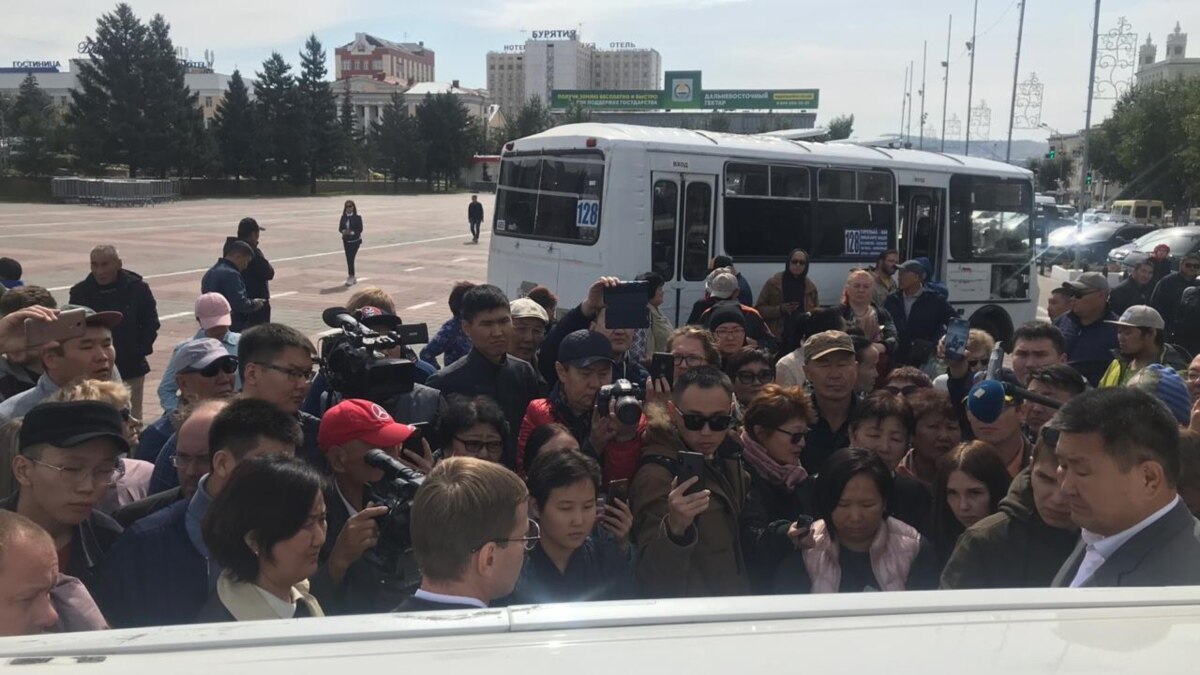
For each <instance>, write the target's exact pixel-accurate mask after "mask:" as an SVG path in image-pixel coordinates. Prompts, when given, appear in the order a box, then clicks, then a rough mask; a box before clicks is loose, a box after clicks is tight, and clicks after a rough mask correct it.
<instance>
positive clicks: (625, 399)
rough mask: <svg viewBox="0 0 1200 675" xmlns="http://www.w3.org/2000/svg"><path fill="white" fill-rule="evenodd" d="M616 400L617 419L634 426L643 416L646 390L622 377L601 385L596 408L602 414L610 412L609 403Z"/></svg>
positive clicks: (597, 393)
mask: <svg viewBox="0 0 1200 675" xmlns="http://www.w3.org/2000/svg"><path fill="white" fill-rule="evenodd" d="M614 399H615V400H616V402H617V404H616V415H617V419H618V420H620V421H621V423H622V424H624V425H626V426H633V425H634V424H637V423H638V420H640V419H641V418H642V401H644V400H646V392H645V391H643V390H642V388H641V387H639V386H638V385H636V384H634V383H632V382H630V381H629V380H626V379H620V380H617V381H616V382H614V383H612V384H606V385H604V386H603V387H600V391H598V392H596V408H597V409H599V410H600V412H601V414H605V415H607V414H608V406H609V403H610V402H611V401H613V400H614Z"/></svg>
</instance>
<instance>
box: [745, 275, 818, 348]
mask: <svg viewBox="0 0 1200 675" xmlns="http://www.w3.org/2000/svg"><path fill="white" fill-rule="evenodd" d="M804 281H805V289H804V311H805V312H811V311H813V310H814V309H816V308H817V307H818V306H819V303H818V302H817V285H816V284H814V283H813V282H812V279H805V280H804ZM782 304H783V272H777V273H776V274H775V275H774V276H772V277H771V278H770V279H767V283H765V284H763V287H762V291H760V292H759V294H758V303H757V304H755V305H754V308H755V309H757V310H758V313H759V314H761V315H762V318H763V320H764V321H766V322H767V327H768V328H770V329H771V333H772V334H773V335H775V336H776V337H782V336H783V319H784V313H783V310H782V309H780V306H781V305H782Z"/></svg>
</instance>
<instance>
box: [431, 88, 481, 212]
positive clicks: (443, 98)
mask: <svg viewBox="0 0 1200 675" xmlns="http://www.w3.org/2000/svg"><path fill="white" fill-rule="evenodd" d="M417 123H418V125H419V127H420V132H421V138H422V139H424V141H425V142H426V143H427V144H428V145H427V150H426V160H425V170H426V175H427V176H428V178H429V182H430V184H431V185H432V183H433V182H434V181H435V180H437V179H441V180H442V181H444V182H445V185H446V189H447V190H448V189H450V185H451V184H452V183H453V182H454V181H455V180H457V178H458V175H459V173H460V172H461V171H462V168H463V167H464V166H466V165H467V162H469V161H470V160H471V152H472V150H473V145H472V138H473V137H474V136H475V134H474V133H473V132H472V122H471V118H470V114H469V113H468V112H467V108H466V106H464V105H463V104H462V101H459V100H458V97H457V96H455V95H454V94H451V93H448V92H447V93H444V94H429V95H427V96H425V100H423V101H421V103H420V105H418V106H417Z"/></svg>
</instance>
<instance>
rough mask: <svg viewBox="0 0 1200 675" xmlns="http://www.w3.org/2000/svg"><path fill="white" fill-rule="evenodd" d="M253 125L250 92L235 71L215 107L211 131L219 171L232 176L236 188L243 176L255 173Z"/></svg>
mask: <svg viewBox="0 0 1200 675" xmlns="http://www.w3.org/2000/svg"><path fill="white" fill-rule="evenodd" d="M254 123H255V119H254V104H253V103H252V102H251V101H250V91H249V90H248V89H247V88H246V81H245V80H243V79H242V73H241V72H240V71H238V70H234V71H233V75H231V76H230V77H229V87H228V88H227V89H226V90H225V95H224V97H222V99H221V102H220V103H219V104H217V112H216V115H214V116H213V131H214V133H215V135H216V143H217V152H218V155H219V157H220V163H221V171H222V172H223V173H224V174H225V175H227V176H233V177H234V181H235V182H236V183H237V184H238V185H239V188H240V185H241V180H242V176H250V175H252V174H253V173H254V139H255V137H256V136H257V133H258V130H257V129H256V128H255V124H254Z"/></svg>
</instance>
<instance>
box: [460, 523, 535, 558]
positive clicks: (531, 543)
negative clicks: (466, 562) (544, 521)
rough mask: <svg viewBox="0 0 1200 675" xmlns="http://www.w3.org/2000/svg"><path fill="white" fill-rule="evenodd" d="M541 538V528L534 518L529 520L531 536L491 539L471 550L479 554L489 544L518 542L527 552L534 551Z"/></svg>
mask: <svg viewBox="0 0 1200 675" xmlns="http://www.w3.org/2000/svg"><path fill="white" fill-rule="evenodd" d="M541 538H542V528H541V526H539V525H538V523H537V521H536V520H534V519H533V518H530V519H529V534H527V535H525V536H524V537H517V538H516V539H489V540H487V541H485V542H483V543H482V544H480V545H479V546H476V547H475V548H473V549H471V553H477V552H479V550H480V549H482V548H483V547H484V546H487V545H488V544H509V543H512V542H518V541H519V542H521V543H522V545H523V546H524V547H525V550H526V551H532V550H533V549H535V548H537V543H538V540H539V539H541Z"/></svg>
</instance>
